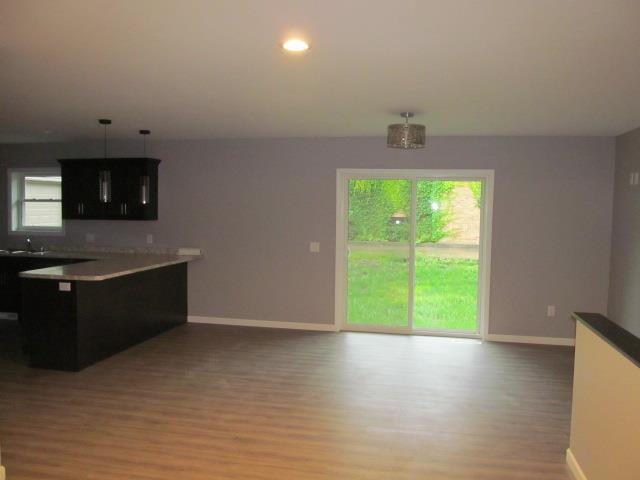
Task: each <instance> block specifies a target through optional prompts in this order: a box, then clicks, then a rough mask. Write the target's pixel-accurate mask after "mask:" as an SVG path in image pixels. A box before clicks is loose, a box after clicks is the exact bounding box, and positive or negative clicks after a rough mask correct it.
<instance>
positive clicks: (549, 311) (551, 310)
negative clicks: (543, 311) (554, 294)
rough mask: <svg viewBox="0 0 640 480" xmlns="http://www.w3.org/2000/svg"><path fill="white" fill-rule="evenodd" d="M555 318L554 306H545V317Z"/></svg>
mask: <svg viewBox="0 0 640 480" xmlns="http://www.w3.org/2000/svg"><path fill="white" fill-rule="evenodd" d="M555 316H556V306H555V305H547V317H555Z"/></svg>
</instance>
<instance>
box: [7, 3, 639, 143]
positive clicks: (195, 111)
mask: <svg viewBox="0 0 640 480" xmlns="http://www.w3.org/2000/svg"><path fill="white" fill-rule="evenodd" d="M639 25H640V2H639V1H637V0H626V1H623V0H562V1H559V0H440V1H435V0H414V1H412V0H403V1H402V2H393V1H389V0H322V1H319V0H217V1H212V0H175V1H168V0H135V1H131V0H73V1H70V0H56V1H55V2H54V1H47V0H40V1H36V0H3V1H2V2H1V4H0V142H25V141H48V140H55V141H59V140H75V139H89V138H98V137H100V135H101V130H100V127H99V126H98V123H97V121H96V120H97V118H99V117H108V118H112V119H113V121H114V124H113V126H112V128H111V135H112V136H113V137H118V138H128V137H135V136H136V131H137V130H138V129H140V128H149V129H151V130H152V132H153V136H154V138H162V139H194V138H229V137H236V138H237V137H308V136H313V137H324V136H378V135H384V134H385V132H386V125H387V124H389V123H392V122H394V121H396V120H397V119H398V118H399V117H397V115H396V114H397V113H399V112H401V111H403V110H413V111H416V112H417V115H416V121H419V122H421V123H426V124H427V133H428V134H429V135H616V134H620V133H623V132H625V131H628V130H630V129H632V128H635V127H637V126H640V26H639ZM293 33H297V34H299V35H302V36H304V37H305V38H307V39H308V40H309V42H310V43H311V47H312V49H311V51H309V52H308V53H307V54H305V55H301V56H300V55H298V56H291V55H287V54H285V53H284V52H283V51H282V50H281V49H280V48H279V46H278V44H279V42H281V41H282V40H283V39H284V38H286V37H287V36H288V35H290V34H293Z"/></svg>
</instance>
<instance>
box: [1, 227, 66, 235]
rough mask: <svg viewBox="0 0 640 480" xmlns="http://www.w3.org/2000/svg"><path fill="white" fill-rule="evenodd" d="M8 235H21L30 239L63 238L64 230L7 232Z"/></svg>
mask: <svg viewBox="0 0 640 480" xmlns="http://www.w3.org/2000/svg"><path fill="white" fill-rule="evenodd" d="M8 233H9V235H16V236H17V235H21V236H23V237H24V236H27V237H29V236H31V237H64V236H65V231H64V228H62V229H60V230H58V229H56V230H28V229H24V230H9V232H8Z"/></svg>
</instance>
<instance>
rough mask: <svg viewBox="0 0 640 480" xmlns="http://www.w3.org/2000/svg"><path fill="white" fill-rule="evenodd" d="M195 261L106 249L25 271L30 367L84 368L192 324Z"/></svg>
mask: <svg viewBox="0 0 640 480" xmlns="http://www.w3.org/2000/svg"><path fill="white" fill-rule="evenodd" d="M69 255H72V254H69ZM195 258H197V257H195V256H189V255H166V254H165V255H158V254H101V258H98V259H95V260H92V261H85V262H82V263H73V264H66V265H58V266H52V267H48V268H42V269H37V270H30V271H24V272H21V273H20V278H21V299H22V308H21V310H20V317H21V323H22V326H23V329H24V330H25V334H26V340H27V342H26V348H27V351H28V354H29V359H30V365H31V366H32V367H38V368H50V369H57V370H69V371H77V370H81V369H82V368H85V367H87V366H89V365H91V364H94V363H96V362H98V361H100V360H102V359H104V358H106V357H108V356H110V355H113V354H115V353H117V352H120V351H122V350H124V349H126V348H128V347H130V346H132V345H135V344H137V343H139V342H142V341H144V340H146V339H148V338H151V337H153V336H154V335H157V334H159V333H161V332H163V331H165V330H168V329H170V328H172V327H175V326H177V325H180V324H182V323H185V322H186V321H187V262H189V261H191V260H194V259H195Z"/></svg>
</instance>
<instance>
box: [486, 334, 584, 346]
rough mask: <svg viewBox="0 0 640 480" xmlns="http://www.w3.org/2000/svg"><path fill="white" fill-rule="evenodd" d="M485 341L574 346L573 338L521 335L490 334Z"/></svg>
mask: <svg viewBox="0 0 640 480" xmlns="http://www.w3.org/2000/svg"><path fill="white" fill-rule="evenodd" d="M485 340H487V341H489V342H506V343H532V344H535V345H562V346H565V347H573V346H575V344H576V340H575V338H558V337H529V336H521V335H496V334H494V333H490V334H489V335H487V337H486V338H485Z"/></svg>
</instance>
